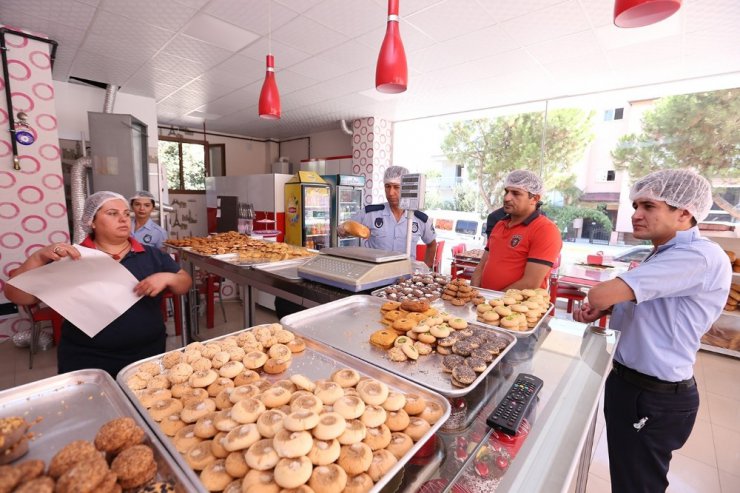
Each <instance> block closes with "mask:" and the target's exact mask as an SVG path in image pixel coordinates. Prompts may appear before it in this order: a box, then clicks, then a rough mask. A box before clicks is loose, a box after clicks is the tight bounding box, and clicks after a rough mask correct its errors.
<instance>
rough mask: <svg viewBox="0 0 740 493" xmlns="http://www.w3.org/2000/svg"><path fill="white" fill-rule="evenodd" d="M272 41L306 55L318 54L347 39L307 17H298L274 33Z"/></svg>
mask: <svg viewBox="0 0 740 493" xmlns="http://www.w3.org/2000/svg"><path fill="white" fill-rule="evenodd" d="M272 39H274V40H276V41H280V42H281V43H285V44H287V45H289V46H292V47H294V48H297V49H300V50H302V51H305V52H306V53H310V54H316V53H320V52H322V51H325V50H328V49H329V48H331V47H333V46H336V45H338V44H340V43H344V42H345V41H347V39H348V38H347V37H346V36H345V35H343V34H340V33H338V32H336V31H332V30H331V29H329V28H327V27H324V26H322V25H321V24H319V23H317V22H315V21H312V20H311V19H308V18H306V17H296V18H295V19H293V20H292V21H290V22H288V23H287V24H286V25H284V26H283V27H281V28H279V29H277V30H274V31H273V32H272Z"/></svg>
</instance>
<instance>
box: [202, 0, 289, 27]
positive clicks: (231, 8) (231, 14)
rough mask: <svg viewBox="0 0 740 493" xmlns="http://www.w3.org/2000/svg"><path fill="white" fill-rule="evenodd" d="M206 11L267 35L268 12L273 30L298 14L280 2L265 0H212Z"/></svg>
mask: <svg viewBox="0 0 740 493" xmlns="http://www.w3.org/2000/svg"><path fill="white" fill-rule="evenodd" d="M268 7H269V9H268ZM268 10H270V12H268ZM204 11H205V12H207V13H209V14H211V15H212V16H214V17H218V18H219V19H223V20H225V21H226V22H230V23H232V24H235V25H237V26H239V27H243V28H244V29H247V30H249V31H252V32H254V33H258V34H261V35H267V32H268V30H269V29H268V25H269V24H270V19H269V18H268V13H269V14H270V16H271V18H272V19H271V22H272V31H273V32H275V30H276V29H279V28H280V27H282V26H284V25H285V24H287V23H288V22H290V20H291V19H293V18H295V17H296V16H297V13H296V12H295V11H294V10H291V9H289V8H286V7H284V6H283V5H280V4H279V3H275V2H272V3H271V4H270V3H269V2H266V1H265V0H212V1H211V2H210V3H209V4H208V6H207V7H206V8H205V9H204Z"/></svg>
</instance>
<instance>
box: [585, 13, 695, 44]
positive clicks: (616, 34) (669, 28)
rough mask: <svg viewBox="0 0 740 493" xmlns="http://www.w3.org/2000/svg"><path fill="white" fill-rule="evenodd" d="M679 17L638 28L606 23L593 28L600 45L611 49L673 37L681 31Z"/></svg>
mask: <svg viewBox="0 0 740 493" xmlns="http://www.w3.org/2000/svg"><path fill="white" fill-rule="evenodd" d="M681 26H682V23H681V19H680V18H679V17H677V16H675V15H674V16H672V17H669V18H668V19H666V20H664V21H663V22H658V23H657V24H653V25H651V26H645V27H641V28H639V29H624V28H619V27H617V26H615V25H614V24H607V25H605V26H601V27H598V28H596V29H594V32H595V34H596V36H597V38H598V40H599V43H600V44H601V46H603V47H604V49H606V50H612V49H616V48H620V47H625V46H639V45H642V44H643V43H650V42H652V41H654V40H658V39H664V38H668V37H675V36H678V35H680V34H681V32H682V27H681Z"/></svg>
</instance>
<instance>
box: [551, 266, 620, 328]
mask: <svg viewBox="0 0 740 493" xmlns="http://www.w3.org/2000/svg"><path fill="white" fill-rule="evenodd" d="M559 267H560V256H558V259H557V260H556V261H555V264H554V265H553V266H552V270H551V271H550V303H552V304H553V305H555V303H556V301H557V299H558V298H561V299H565V300H566V301H567V305H566V309H565V311H566V313H573V310H574V309H575V304H576V302H577V303H578V305H579V307H580V304H581V303H583V301H584V300H585V299H586V295H587V293H588V287H586V286H595V285H596V284H598V283H597V282H595V281H587V280H586V279H580V278H575V277H568V276H558V268H559ZM584 290H585V291H584ZM608 317H609V316H608V315H605V316H603V317H601V318H600V319H599V323H598V324H599V326H600V327H606V326H607V324H608Z"/></svg>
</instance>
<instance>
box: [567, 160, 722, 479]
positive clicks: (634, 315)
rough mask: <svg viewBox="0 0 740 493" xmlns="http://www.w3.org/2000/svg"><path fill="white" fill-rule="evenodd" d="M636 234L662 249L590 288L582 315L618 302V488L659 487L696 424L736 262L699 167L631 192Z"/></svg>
mask: <svg viewBox="0 0 740 493" xmlns="http://www.w3.org/2000/svg"><path fill="white" fill-rule="evenodd" d="M630 200H632V207H633V208H634V209H635V212H634V214H633V215H632V229H633V231H634V233H633V234H634V236H635V238H638V239H641V240H650V241H651V242H652V243H653V246H654V249H653V252H652V253H651V254H650V256H648V258H646V259H645V260H644V261H643V262H642V263H641V264H640V265H639V266H637V267H636V268H634V269H632V270H630V271H627V272H624V273H622V274H620V275H619V276H618V277H617V278H615V279H612V280H610V281H606V282H602V283H600V284H597V285H596V286H594V287H593V288H591V289H590V290H589V292H588V303H584V304H583V306H582V307H581V309H580V311H577V312H575V313H574V314H573V318H574V319H575V320H577V321H579V322H587V323H590V322H593V321H594V320H598V319H599V318H601V317H602V316H604V315H606V314H607V313H609V312H610V311H611V312H612V319H611V323H610V327H612V328H614V329H618V330H620V331H621V337H620V340H619V345H618V346H617V351H616V353H615V355H614V364H613V368H612V372H611V373H610V374H609V377H608V378H607V380H606V389H605V391H604V416H605V417H606V438H607V443H608V448H609V471H610V475H611V485H612V491H614V492H617V493H618V492H630V493H632V492H651V493H653V492H658V491H665V490H666V488H667V487H668V478H667V475H668V466H669V464H670V461H671V455H672V453H673V451H674V450H677V449H679V448H681V447H682V446H683V445H684V443H686V440H687V439H688V437H689V435H691V430H692V428H693V426H694V421H695V420H696V414H697V412H698V410H699V392H698V390H697V388H696V380H694V376H693V373H694V363H695V361H696V352H697V351H698V350H699V344H700V341H701V337H702V335H704V333H705V332H706V331H707V330H709V328H710V327H711V326H712V323H713V322H714V321H715V320H716V319H717V318H718V317H719V316H720V314H721V313H722V307H723V306H724V304H725V300H726V299H727V295H728V294H729V290H730V282H731V278H732V269H731V268H730V263H729V262H728V261H727V255H725V253H724V252H723V251H722V249H721V248H720V246H719V245H717V244H716V243H714V242H712V241H709V240H707V239H705V238H702V237H701V235H700V233H699V228H698V227H697V222H699V221H702V220H704V218H706V217H707V215H708V213H709V209H710V208H711V206H712V191H711V186H710V184H709V182H708V181H707V180H706V179H705V178H703V177H701V176H699V175H697V174H696V173H694V172H692V171H687V170H678V169H673V170H662V171H656V172H654V173H651V174H649V175H647V176H646V177H644V178H642V179H640V180H639V181H638V182H637V183H635V184H634V186H633V187H632V190H631V192H630Z"/></svg>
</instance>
